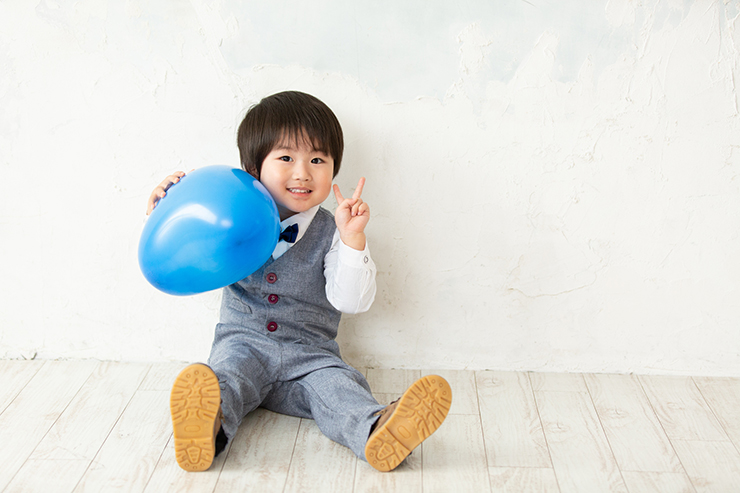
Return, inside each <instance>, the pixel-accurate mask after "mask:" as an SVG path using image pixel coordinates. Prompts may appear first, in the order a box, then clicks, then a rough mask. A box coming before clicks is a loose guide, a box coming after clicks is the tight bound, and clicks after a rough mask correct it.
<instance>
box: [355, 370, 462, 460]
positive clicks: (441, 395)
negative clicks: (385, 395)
mask: <svg viewBox="0 0 740 493" xmlns="http://www.w3.org/2000/svg"><path fill="white" fill-rule="evenodd" d="M451 404H452V389H451V388H450V384H448V383H447V380H445V379H444V378H442V377H440V376H437V375H428V376H426V377H422V378H420V379H419V380H417V381H416V382H414V384H413V385H411V387H409V388H408V389H407V390H406V392H404V394H403V395H402V396H401V398H400V399H398V400H397V401H395V402H393V403H391V404H390V405H388V406H386V407H385V408H384V409H383V410H381V411H380V412H379V413H378V416H380V417H379V418H378V421H377V422H376V423H375V426H374V428H373V431H372V432H371V433H370V437H369V438H368V440H367V445H365V458H366V459H367V461H368V463H369V464H370V465H371V466H373V467H374V468H375V469H377V470H378V471H382V472H387V471H391V470H393V469H395V468H396V467H398V465H399V464H401V462H403V460H404V459H405V458H406V457H407V456H408V455H409V454H410V453H411V451H412V450H413V449H415V448H416V447H418V446H419V444H420V443H421V442H423V441H424V440H426V439H427V438H429V436H430V435H431V434H432V433H434V432H435V431H436V430H437V428H439V426H440V425H441V424H442V421H444V419H445V418H446V417H447V413H448V412H449V410H450V405H451Z"/></svg>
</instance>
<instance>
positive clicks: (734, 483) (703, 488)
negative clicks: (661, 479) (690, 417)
mask: <svg viewBox="0 0 740 493" xmlns="http://www.w3.org/2000/svg"><path fill="white" fill-rule="evenodd" d="M673 446H674V447H675V448H676V453H677V454H678V457H679V459H681V463H682V464H683V466H684V467H685V468H686V473H687V474H688V475H689V478H690V479H691V482H692V483H693V484H694V488H696V491H697V492H699V493H703V492H707V493H709V492H725V491H728V492H729V491H740V454H739V453H738V451H737V449H735V447H734V446H733V445H732V443H731V442H706V441H689V440H673Z"/></svg>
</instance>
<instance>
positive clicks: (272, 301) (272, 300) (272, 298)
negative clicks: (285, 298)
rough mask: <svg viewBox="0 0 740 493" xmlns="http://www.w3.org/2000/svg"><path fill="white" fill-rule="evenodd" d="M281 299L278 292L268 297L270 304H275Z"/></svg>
mask: <svg viewBox="0 0 740 493" xmlns="http://www.w3.org/2000/svg"><path fill="white" fill-rule="evenodd" d="M279 299H280V297H278V295H276V294H271V295H270V296H268V297H267V301H269V302H270V304H272V305H274V304H275V303H277V302H278V300H279Z"/></svg>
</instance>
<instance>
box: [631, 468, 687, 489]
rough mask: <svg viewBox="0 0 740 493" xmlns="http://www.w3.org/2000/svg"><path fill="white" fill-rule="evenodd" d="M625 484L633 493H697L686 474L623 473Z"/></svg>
mask: <svg viewBox="0 0 740 493" xmlns="http://www.w3.org/2000/svg"><path fill="white" fill-rule="evenodd" d="M622 476H623V477H624V482H625V483H627V487H628V488H629V490H630V492H631V493H640V492H645V493H695V492H696V490H695V489H694V486H693V485H692V484H691V481H690V480H689V477H688V476H687V475H686V473H685V472H680V473H675V472H639V471H623V472H622Z"/></svg>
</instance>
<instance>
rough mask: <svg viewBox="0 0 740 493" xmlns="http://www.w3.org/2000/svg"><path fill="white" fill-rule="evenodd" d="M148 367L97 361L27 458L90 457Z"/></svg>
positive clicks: (64, 458)
mask: <svg viewBox="0 0 740 493" xmlns="http://www.w3.org/2000/svg"><path fill="white" fill-rule="evenodd" d="M148 370H149V366H148V365H143V364H135V363H111V362H103V363H101V364H100V365H98V367H97V368H96V369H95V371H93V373H92V375H90V378H88V380H87V381H86V382H85V384H84V385H83V386H82V388H81V389H80V391H79V392H78V393H77V395H76V396H75V398H74V399H73V400H72V402H71V403H70V404H69V406H68V407H67V409H65V411H64V413H63V414H62V415H61V416H60V417H59V419H58V420H57V421H56V423H54V426H53V427H52V428H51V429H50V430H49V433H47V434H46V436H45V437H44V439H43V440H42V441H41V443H39V445H38V447H36V450H34V452H33V453H32V454H31V457H30V458H31V459H54V460H73V459H87V460H88V461H90V460H92V458H93V457H95V454H96V453H97V452H98V450H99V449H100V447H101V446H102V445H103V442H104V441H105V439H106V437H107V436H108V434H109V433H110V431H111V429H113V426H114V425H115V424H116V421H118V418H119V417H120V416H121V414H122V413H123V410H124V409H125V408H126V406H127V405H128V403H129V401H130V400H131V397H133V395H134V392H135V391H136V389H137V387H138V386H139V384H140V383H141V380H142V379H143V378H144V375H146V373H147V371H148ZM78 479H79V478H78Z"/></svg>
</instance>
